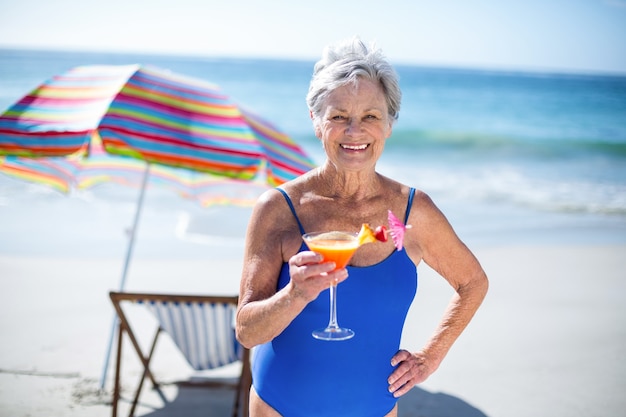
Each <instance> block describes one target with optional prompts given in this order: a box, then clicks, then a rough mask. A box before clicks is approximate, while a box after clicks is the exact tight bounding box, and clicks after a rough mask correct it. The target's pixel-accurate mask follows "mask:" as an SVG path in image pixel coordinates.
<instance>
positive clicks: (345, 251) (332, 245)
mask: <svg viewBox="0 0 626 417" xmlns="http://www.w3.org/2000/svg"><path fill="white" fill-rule="evenodd" d="M304 241H305V242H306V244H307V246H308V247H309V249H311V250H312V251H313V252H317V253H319V254H320V255H322V256H323V257H324V261H327V262H334V263H335V265H336V268H335V269H341V268H345V267H346V265H348V262H349V261H350V258H352V255H353V254H354V252H355V251H356V250H357V249H358V247H359V241H358V239H357V235H356V234H355V233H350V232H337V231H333V232H322V233H309V234H306V235H304Z"/></svg>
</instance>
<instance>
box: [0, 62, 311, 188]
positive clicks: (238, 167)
mask: <svg viewBox="0 0 626 417" xmlns="http://www.w3.org/2000/svg"><path fill="white" fill-rule="evenodd" d="M96 131H97V132H98V133H99V135H100V137H101V138H102V143H103V145H104V148H105V150H106V151H107V152H109V153H112V154H118V155H124V156H131V157H134V158H138V159H142V160H144V161H147V162H149V163H158V164H164V165H170V166H175V167H182V168H188V169H192V170H197V171H202V172H208V173H211V174H215V175H220V176H226V177H230V178H240V179H246V180H247V179H252V178H255V177H256V176H258V175H259V174H260V173H262V174H263V175H265V178H266V181H267V183H268V184H269V185H272V186H274V185H279V184H281V183H283V182H285V181H287V180H289V179H292V178H294V177H296V176H297V175H300V174H302V173H304V172H306V171H308V170H309V169H311V168H312V167H313V166H314V164H313V162H312V160H311V159H310V158H309V157H308V156H307V155H306V154H305V153H304V151H303V150H302V149H301V148H300V147H299V146H298V145H297V144H296V143H295V142H294V141H293V140H291V139H290V138H289V137H288V136H287V135H285V134H283V133H281V132H280V131H279V130H278V129H276V128H275V127H274V126H272V125H271V124H270V123H269V122H267V121H264V120H263V119H261V118H260V117H258V116H257V115H255V114H254V113H252V112H250V111H248V110H245V109H242V108H240V107H239V106H237V105H236V104H235V103H233V102H232V101H231V100H230V99H229V98H228V97H227V96H226V95H225V94H223V93H222V92H221V91H220V89H219V88H218V87H217V86H215V85H213V84H210V83H208V82H205V81H203V80H198V79H195V78H190V77H186V76H182V75H178V74H174V73H172V72H169V71H164V70H161V69H158V68H152V67H142V66H139V65H123V66H82V67H77V68H74V69H72V70H70V71H68V72H67V73H65V74H62V75H59V76H56V77H53V78H52V79H51V80H49V81H47V82H45V83H44V84H43V85H41V86H40V87H38V88H37V89H35V90H34V91H33V92H31V93H30V94H29V95H27V96H25V97H24V98H22V99H21V100H19V101H18V102H17V103H15V104H14V105H13V106H11V107H10V108H9V109H8V110H7V111H6V112H5V113H4V114H3V115H2V116H0V155H17V156H29V157H41V156H62V155H69V154H73V153H79V154H84V153H86V152H88V147H89V142H90V140H91V137H92V135H93V134H94V132H96Z"/></svg>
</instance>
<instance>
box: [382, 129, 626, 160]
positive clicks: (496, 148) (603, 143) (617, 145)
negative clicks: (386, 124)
mask: <svg viewBox="0 0 626 417" xmlns="http://www.w3.org/2000/svg"><path fill="white" fill-rule="evenodd" d="M386 146H387V147H388V148H389V149H392V150H410V151H420V150H421V151H428V150H430V151H437V150H440V151H463V152H478V153H503V152H507V153H514V154H516V155H528V156H533V155H534V156H550V155H572V154H578V153H581V152H583V153H589V152H591V153H599V154H606V155H608V156H611V157H619V158H626V142H625V141H621V140H613V139H610V138H606V139H597V138H589V137H578V138H562V139H559V138H545V139H537V138H527V137H519V136H517V137H516V136H514V135H499V134H488V133H475V132H458V131H442V130H419V129H413V130H399V131H397V130H396V131H394V132H393V135H392V136H391V138H390V139H389V140H388V141H387V145H386Z"/></svg>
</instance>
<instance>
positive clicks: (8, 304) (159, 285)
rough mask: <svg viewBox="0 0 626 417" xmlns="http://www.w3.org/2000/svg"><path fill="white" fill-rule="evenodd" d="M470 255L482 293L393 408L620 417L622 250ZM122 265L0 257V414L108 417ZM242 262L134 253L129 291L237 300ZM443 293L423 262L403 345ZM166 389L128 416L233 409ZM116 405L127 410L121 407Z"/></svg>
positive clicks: (180, 367) (129, 366) (422, 329)
mask: <svg viewBox="0 0 626 417" xmlns="http://www.w3.org/2000/svg"><path fill="white" fill-rule="evenodd" d="M474 251H475V253H476V254H477V256H478V257H479V259H480V261H481V263H482V264H483V266H484V268H485V270H486V271H487V273H488V275H489V277H490V280H491V288H490V292H489V294H488V297H487V299H486V300H485V303H484V305H483V307H482V308H481V310H479V312H478V314H477V315H476V317H475V319H474V321H473V322H472V323H471V324H470V326H469V327H468V329H467V330H466V332H465V333H464V334H463V335H462V336H461V338H460V339H459V340H458V342H457V343H456V345H455V346H454V347H453V349H452V350H451V352H450V354H449V355H448V357H447V358H446V360H445V361H444V363H443V364H442V366H441V367H440V369H439V370H438V371H437V372H436V373H435V374H434V375H433V376H432V377H431V378H430V379H429V380H428V381H426V382H425V383H424V384H422V385H420V386H419V387H416V388H415V389H413V390H412V391H411V392H410V393H409V394H407V395H406V396H405V397H403V398H402V399H401V401H400V416H403V417H408V416H429V417H437V416H454V417H473V416H490V417H495V416H505V417H517V416H520V417H521V416H534V417H540V416H546V417H566V416H567V417H576V416H585V417H589V416H603V417H611V416H616V417H617V416H621V415H623V410H624V409H625V408H626V397H625V396H624V395H623V390H624V388H625V387H626V362H625V361H623V359H622V356H623V352H624V351H625V350H626V307H625V305H624V295H623V294H624V293H625V290H626V288H625V287H626V279H625V278H626V276H625V272H624V271H626V256H625V255H626V247H624V246H563V245H562V246H545V247H544V246H523V247H522V246H520V247H515V246H508V247H499V248H479V249H474ZM121 268H122V262H121V260H120V259H107V258H104V259H102V258H100V259H98V258H93V259H80V260H77V259H66V258H45V257H16V256H2V255H0V282H1V283H2V288H3V290H2V291H1V292H0V331H1V334H2V343H1V344H0V416H1V417H4V416H7V417H8V416H11V417H19V416H52V417H54V416H63V417H71V416H85V417H90V416H107V415H110V413H111V407H110V406H109V401H110V397H109V395H110V390H111V389H112V382H111V381H112V377H113V372H112V371H111V372H109V374H108V375H109V377H108V379H107V384H106V387H105V392H104V393H102V392H100V391H99V378H100V376H101V373H102V366H103V363H104V356H105V350H106V344H107V340H108V338H109V332H110V327H111V321H112V317H113V316H112V314H113V311H112V307H111V305H110V302H109V299H108V295H107V294H108V291H109V290H112V289H116V288H117V286H118V283H119V277H120V272H121ZM239 270H240V264H239V260H238V259H236V258H232V259H228V258H225V259H220V260H206V261H199V260H181V259H173V260H168V259H162V258H160V259H149V258H138V259H134V260H133V263H132V266H131V270H130V273H129V278H128V284H127V290H129V291H134V290H137V291H158V292H178V293H181V292H182V293H211V294H235V293H236V292H237V287H238V275H239ZM450 294H451V290H450V289H449V288H448V287H447V284H446V283H445V282H444V281H443V279H442V278H440V277H439V276H437V274H435V273H434V272H433V271H432V270H430V269H429V268H428V267H426V266H420V287H419V290H418V295H417V297H416V300H415V302H414V305H413V307H412V309H411V311H410V313H409V317H408V319H407V323H406V326H405V335H404V338H403V339H404V340H403V347H404V348H408V349H418V348H419V347H420V346H421V344H422V343H423V342H424V341H425V340H426V338H427V337H428V335H429V333H430V332H431V331H432V329H433V328H434V326H435V325H436V323H437V320H438V319H439V316H440V315H441V313H442V312H443V309H444V308H445V305H446V304H447V300H448V299H449V297H450ZM168 342H169V341H168V340H167V339H164V341H163V342H162V344H161V346H160V349H161V350H159V351H158V352H157V355H158V356H156V357H155V366H154V369H155V371H156V372H157V374H158V377H160V378H162V379H163V380H166V381H174V380H177V379H186V378H189V377H191V376H192V373H191V371H190V370H189V369H188V367H187V366H186V364H185V363H184V361H183V360H182V358H180V356H179V355H178V354H177V353H176V351H175V350H174V349H173V348H172V347H171V343H168ZM127 352H128V353H130V351H128V350H127ZM138 369H139V368H138V366H137V365H136V364H134V358H132V357H129V359H128V360H127V361H126V362H125V363H124V374H123V382H124V383H128V382H134V381H135V380H136V378H137V377H138V375H137V373H138ZM229 372H230V373H234V372H236V369H235V368H233V369H231V370H229V371H227V372H226V374H225V376H229ZM125 385H127V384H125ZM164 392H165V396H166V399H167V400H168V403H167V404H165V403H164V402H163V401H162V400H161V399H160V398H159V397H158V396H157V395H156V394H155V393H154V392H152V391H150V390H145V391H144V395H143V396H142V398H141V406H140V407H139V409H138V413H137V415H141V416H180V415H185V416H195V415H198V416H200V415H203V416H207V415H209V416H225V415H228V410H229V408H230V401H231V396H230V395H231V394H230V393H228V392H227V391H225V390H213V391H206V390H201V389H197V388H178V387H177V386H176V385H166V386H165V390H164ZM124 394H125V396H126V398H128V395H129V393H128V392H127V391H125V392H124ZM120 407H121V409H120V411H121V413H122V415H125V413H126V410H127V407H128V404H127V402H126V401H124V402H122V403H121V406H120Z"/></svg>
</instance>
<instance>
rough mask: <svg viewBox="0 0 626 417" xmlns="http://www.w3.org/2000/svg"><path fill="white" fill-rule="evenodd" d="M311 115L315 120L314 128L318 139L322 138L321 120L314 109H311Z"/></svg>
mask: <svg viewBox="0 0 626 417" xmlns="http://www.w3.org/2000/svg"><path fill="white" fill-rule="evenodd" d="M309 117H310V118H311V120H312V121H313V129H314V130H315V136H317V138H318V139H321V138H322V130H321V129H320V125H319V121H318V120H317V119H316V118H315V116H314V115H313V111H312V110H309Z"/></svg>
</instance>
